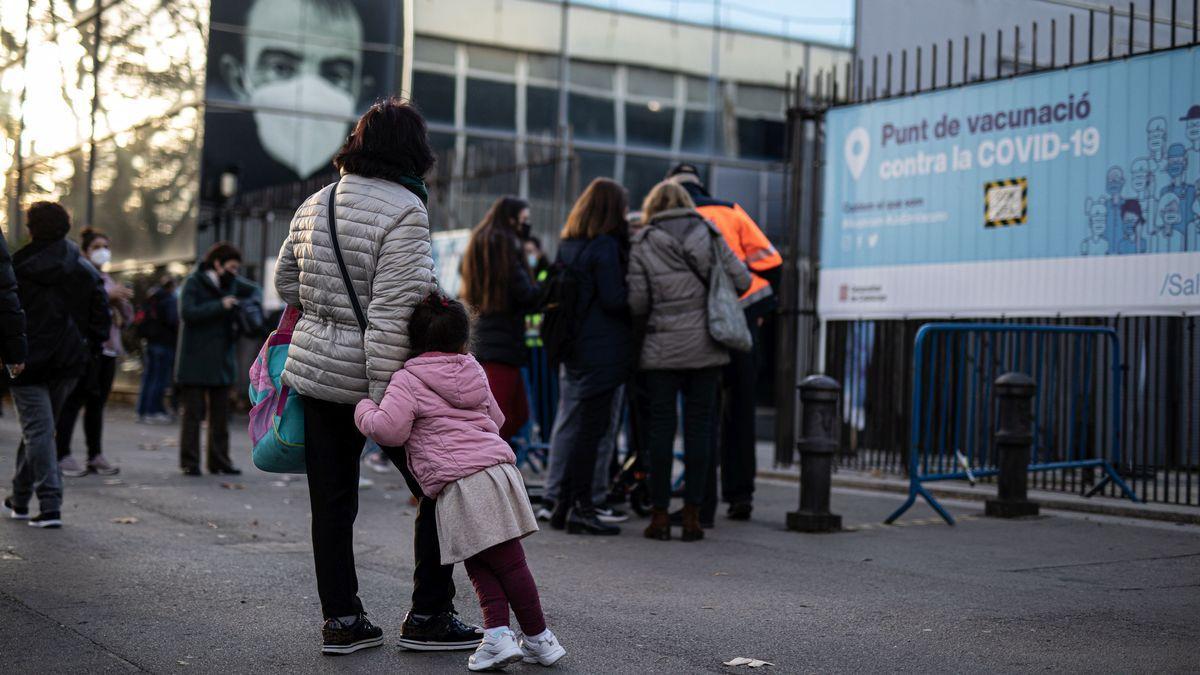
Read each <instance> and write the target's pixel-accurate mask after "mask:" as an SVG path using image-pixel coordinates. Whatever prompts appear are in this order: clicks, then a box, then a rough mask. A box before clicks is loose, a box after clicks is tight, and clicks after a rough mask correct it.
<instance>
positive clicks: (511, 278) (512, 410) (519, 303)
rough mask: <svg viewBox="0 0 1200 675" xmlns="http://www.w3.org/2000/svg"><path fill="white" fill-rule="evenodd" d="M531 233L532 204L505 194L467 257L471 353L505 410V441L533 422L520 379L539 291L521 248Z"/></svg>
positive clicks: (481, 227) (477, 230) (465, 285)
mask: <svg viewBox="0 0 1200 675" xmlns="http://www.w3.org/2000/svg"><path fill="white" fill-rule="evenodd" d="M528 236H529V203H528V202H526V201H525V200H524V199H518V198H517V197H501V198H500V199H497V200H496V203H494V204H492V208H491V209H489V210H488V212H487V215H486V216H484V217H483V221H482V222H481V223H479V225H477V226H476V227H475V230H474V231H473V232H472V233H471V241H470V242H469V243H468V244H467V250H466V251H464V252H463V260H462V281H463V284H462V287H463V291H462V295H463V299H464V300H466V301H467V304H469V305H470V306H471V307H472V308H473V309H474V310H475V312H477V314H478V316H477V318H476V319H475V325H474V326H473V329H474V330H473V332H474V339H473V343H472V344H473V346H472V352H473V353H474V354H475V358H477V359H478V360H479V363H480V365H482V366H483V370H484V372H485V373H487V378H488V385H489V386H490V387H491V389H492V396H495V397H496V402H497V403H499V404H500V410H501V411H502V412H503V413H504V426H503V427H501V428H500V437H501V438H503V439H505V440H509V439H511V438H512V437H513V436H514V435H516V433H517V432H518V431H520V430H521V427H523V426H525V423H526V422H527V421H529V399H528V397H527V395H526V393H525V382H524V380H523V379H522V378H521V368H522V367H523V366H525V365H526V364H527V363H528V362H529V351H528V349H527V348H526V346H525V315H526V314H529V313H530V312H531V311H533V310H534V309H535V308H536V307H537V303H538V298H539V295H540V292H539V289H538V285H537V284H536V283H534V281H533V278H532V272H531V271H530V269H529V266H528V264H526V262H525V256H524V253H523V251H522V242H523V241H524V239H525V238H526V237H528Z"/></svg>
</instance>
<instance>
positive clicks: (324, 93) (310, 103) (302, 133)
mask: <svg viewBox="0 0 1200 675" xmlns="http://www.w3.org/2000/svg"><path fill="white" fill-rule="evenodd" d="M293 101H303V102H304V105H303V108H302V109H303V110H304V112H305V113H309V114H307V115H303V116H302V115H297V114H295V113H292V112H288V113H282V112H268V111H266V110H262V109H257V110H255V112H254V123H255V124H256V125H257V126H258V140H259V141H261V142H262V145H263V149H264V150H266V152H267V154H268V155H270V156H271V157H272V158H273V159H274V160H275V161H277V162H279V163H280V164H283V165H285V166H287V167H288V168H290V169H292V170H293V171H295V172H296V175H298V176H300V177H301V178H307V177H309V176H311V175H312V174H313V172H314V171H316V170H317V169H319V168H321V167H322V166H323V165H326V164H328V163H329V160H330V158H332V157H333V153H334V152H336V151H337V149H338V147H340V146H341V144H342V141H344V140H345V139H346V130H347V128H348V124H347V122H346V118H347V117H349V116H351V115H353V114H354V99H353V98H352V97H351V96H350V94H348V93H346V92H345V91H344V90H342V89H338V88H337V87H334V86H332V85H330V84H329V83H328V82H326V81H325V80H324V79H323V78H320V77H317V76H315V75H302V76H300V77H294V78H291V79H289V80H282V81H279V82H273V83H271V84H267V85H264V86H262V87H258V88H256V89H255V90H254V91H253V92H251V94H250V103H251V104H252V105H254V106H256V107H257V106H263V107H267V108H271V107H274V108H282V109H285V110H286V109H289V108H292V102H293ZM315 115H322V116H321V117H317V116H315Z"/></svg>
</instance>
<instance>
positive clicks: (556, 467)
mask: <svg viewBox="0 0 1200 675" xmlns="http://www.w3.org/2000/svg"><path fill="white" fill-rule="evenodd" d="M582 400H583V399H581V398H580V397H579V387H578V384H577V383H576V382H575V381H574V380H573V379H571V376H570V375H568V374H567V369H566V368H560V369H559V374H558V413H557V414H556V415H555V416H554V428H553V429H552V430H551V432H550V454H549V456H548V457H547V460H546V461H547V464H548V466H547V467H546V487H545V489H544V491H543V493H542V494H543V495H544V498H545V499H546V500H547V501H551V502H554V501H557V500H558V492H559V487H560V486H561V485H562V482H563V477H564V476H565V475H566V473H567V457H568V456H570V454H571V449H572V448H574V447H575V446H576V445H577V444H578V442H579V439H578V435H577V434H578V432H579V426H580V420H581V418H582V410H581V408H580V403H581V402H582ZM624 400H625V387H623V386H622V387H618V388H617V393H616V395H615V396H614V397H613V407H612V423H611V424H609V425H608V431H607V432H606V433H605V434H604V436H603V437H602V438H601V439H600V446H599V448H597V450H596V470H595V473H594V475H593V478H592V503H594V504H596V505H598V506H603V505H604V502H605V501H606V500H607V499H608V484H609V478H610V476H609V467H611V466H612V458H613V454H614V453H615V452H616V451H617V434H618V433H619V432H620V428H619V427H620V426H621V407H622V404H623V402H624Z"/></svg>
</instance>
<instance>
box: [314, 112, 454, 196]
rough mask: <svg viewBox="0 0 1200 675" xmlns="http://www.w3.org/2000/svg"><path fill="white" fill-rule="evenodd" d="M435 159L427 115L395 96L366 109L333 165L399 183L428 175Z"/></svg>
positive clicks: (368, 176) (342, 169) (346, 171)
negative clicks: (413, 177) (406, 178)
mask: <svg viewBox="0 0 1200 675" xmlns="http://www.w3.org/2000/svg"><path fill="white" fill-rule="evenodd" d="M434 161H435V160H434V156H433V149H432V148H430V147H429V132H428V130H427V129H426V127H425V118H424V117H421V113H419V112H417V108H416V107H415V106H414V105H413V104H412V103H410V102H408V101H405V100H403V99H401V98H397V97H395V96H393V97H390V98H387V99H384V100H382V101H379V102H378V103H376V104H375V105H373V106H371V108H370V109H369V110H367V112H365V113H363V116H362V117H361V118H359V120H358V123H357V124H355V125H354V131H351V132H350V136H348V137H347V138H346V142H345V143H343V144H342V149H341V150H338V153H337V155H335V156H334V158H333V165H334V166H336V167H337V168H338V169H339V170H340V171H342V172H344V173H352V174H354V175H356V176H363V177H365V178H381V179H383V180H390V181H392V182H393V183H399V182H400V179H401V177H403V176H415V177H417V178H420V177H422V176H424V175H425V174H426V173H428V172H429V170H430V169H431V168H433V163H434Z"/></svg>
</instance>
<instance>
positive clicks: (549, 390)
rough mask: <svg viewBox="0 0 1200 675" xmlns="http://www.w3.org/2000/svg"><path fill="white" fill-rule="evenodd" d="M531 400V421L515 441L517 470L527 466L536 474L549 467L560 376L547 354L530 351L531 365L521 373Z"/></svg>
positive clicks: (541, 350) (514, 449)
mask: <svg viewBox="0 0 1200 675" xmlns="http://www.w3.org/2000/svg"><path fill="white" fill-rule="evenodd" d="M521 379H522V380H524V382H525V393H526V396H527V398H528V400H529V421H528V422H526V423H525V426H523V427H521V430H520V431H518V432H517V435H516V436H514V437H513V438H512V444H513V451H514V452H515V453H516V455H517V466H518V467H521V466H528V467H529V469H530V470H531V471H533V472H534V473H541V472H542V470H543V469H545V467H546V460H547V458H548V455H549V452H550V432H551V430H553V428H554V417H555V414H556V413H557V412H558V373H557V372H556V371H555V369H554V367H553V366H552V365H550V362H549V360H548V359H547V357H546V350H545V349H544V348H542V347H531V348H530V349H529V365H528V366H526V367H524V368H522V369H521Z"/></svg>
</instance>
